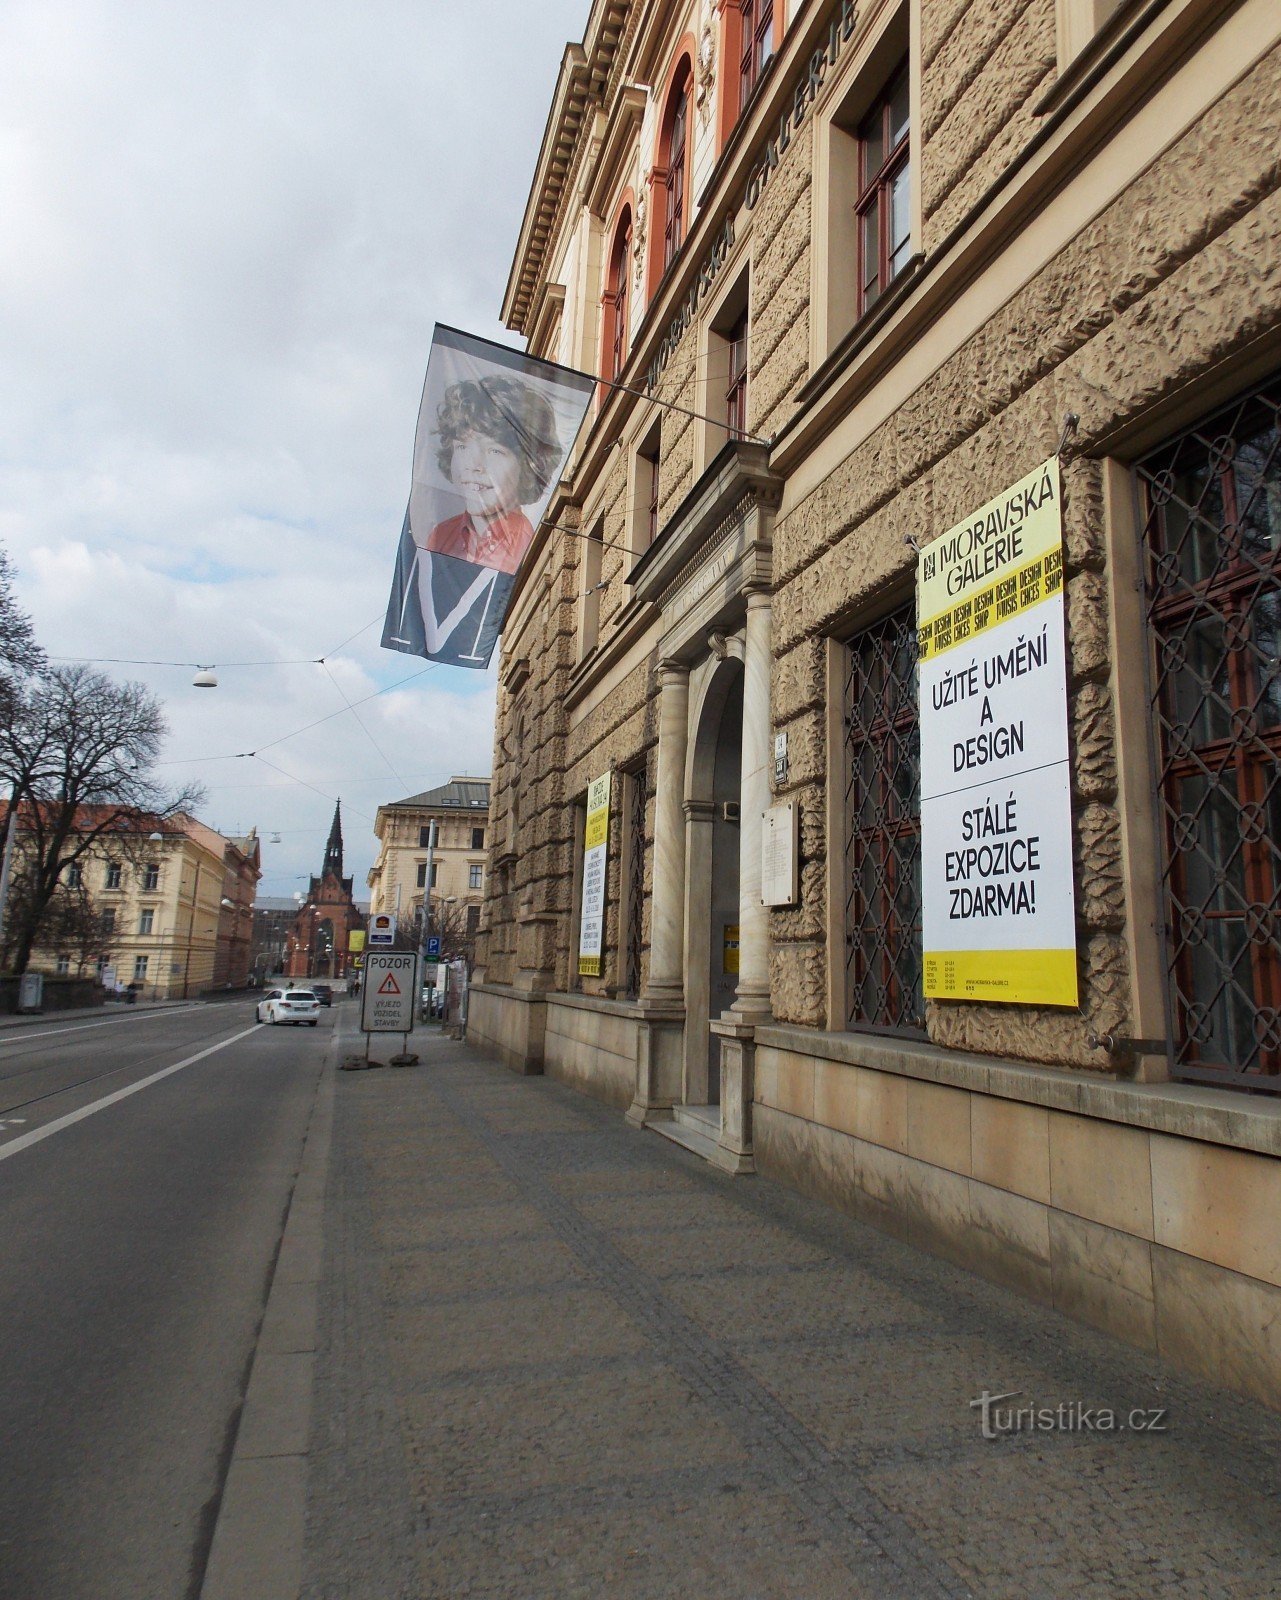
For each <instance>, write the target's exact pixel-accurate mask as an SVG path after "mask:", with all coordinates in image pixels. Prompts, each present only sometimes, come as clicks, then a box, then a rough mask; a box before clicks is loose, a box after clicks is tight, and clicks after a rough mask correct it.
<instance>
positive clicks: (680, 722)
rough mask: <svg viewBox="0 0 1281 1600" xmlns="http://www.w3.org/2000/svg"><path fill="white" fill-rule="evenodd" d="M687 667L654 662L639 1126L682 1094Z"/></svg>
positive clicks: (634, 1115)
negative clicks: (650, 871) (650, 872)
mask: <svg viewBox="0 0 1281 1600" xmlns="http://www.w3.org/2000/svg"><path fill="white" fill-rule="evenodd" d="M688 742H689V668H688V667H685V666H682V665H681V663H680V662H679V661H661V662H659V666H658V773H657V778H656V782H655V788H656V793H655V796H654V880H653V889H652V891H651V897H650V932H649V973H648V976H647V978H646V981H645V989H644V993H643V994H642V995H641V997H640V1001H639V1003H638V1006H637V1009H638V1011H639V1012H640V1017H639V1022H638V1026H637V1030H636V1094H635V1098H634V1099H633V1100H632V1103H631V1106H630V1108H629V1109H628V1112H627V1120H628V1121H629V1122H630V1123H632V1124H633V1126H635V1127H643V1126H644V1124H645V1123H646V1122H647V1121H652V1120H653V1119H654V1118H655V1117H658V1118H664V1117H665V1118H670V1117H671V1114H672V1109H671V1108H672V1106H673V1105H675V1104H676V1103H677V1101H678V1100H679V1099H680V1096H681V1068H682V1042H683V1039H684V1031H685V1003H684V1002H685V982H684V970H683V957H684V949H685V806H684V799H685V752H686V746H687V744H688Z"/></svg>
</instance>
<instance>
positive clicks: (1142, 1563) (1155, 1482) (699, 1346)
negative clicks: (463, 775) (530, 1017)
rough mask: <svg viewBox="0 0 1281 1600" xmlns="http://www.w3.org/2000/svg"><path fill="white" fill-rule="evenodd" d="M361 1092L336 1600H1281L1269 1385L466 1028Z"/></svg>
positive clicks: (345, 1196) (334, 1360)
mask: <svg viewBox="0 0 1281 1600" xmlns="http://www.w3.org/2000/svg"><path fill="white" fill-rule="evenodd" d="M418 1048H419V1049H420V1051H421V1050H423V1049H424V1046H423V1045H422V1044H421V1043H420V1044H419V1046H418ZM337 1088H338V1098H337V1105H336V1110H335V1123H334V1135H333V1152H332V1158H331V1167H330V1179H329V1186H328V1194H327V1202H326V1218H327V1222H326V1226H327V1230H328V1239H327V1246H326V1264H325V1275H324V1282H323V1284H322V1300H321V1305H322V1311H321V1318H322V1321H321V1348H320V1352H319V1356H318V1366H317V1373H316V1387H315V1395H314V1410H313V1416H314V1417H315V1418H316V1422H315V1425H314V1433H313V1439H312V1453H311V1457H310V1471H309V1483H308V1514H307V1531H306V1549H305V1565H306V1583H305V1588H304V1592H305V1594H306V1596H307V1597H308V1600H320V1597H322V1596H323V1597H335V1600H336V1597H338V1596H342V1597H353V1600H355V1597H364V1596H368V1597H370V1600H375V1597H376V1600H393V1597H402V1596H403V1597H414V1600H418V1597H427V1596H440V1597H449V1600H458V1597H463V1596H482V1595H485V1596H503V1597H507V1596H510V1597H519V1600H535V1597H549V1600H551V1597H555V1600H568V1597H574V1596H592V1597H595V1596H609V1597H611V1600H612V1597H615V1596H619V1597H623V1596H626V1597H632V1596H636V1597H641V1596H668V1595H685V1594H692V1595H706V1596H711V1597H717V1600H720V1597H727V1600H728V1597H740V1596H741V1597H745V1600H746V1597H760V1600H774V1597H785V1596H786V1597H793V1596H795V1597H805V1600H809V1597H826V1596H834V1597H835V1596H839V1597H842V1600H844V1597H855V1596H875V1597H876V1600H896V1597H899V1596H911V1597H912V1600H923V1597H926V1596H966V1595H974V1596H984V1597H987V1596H993V1597H996V1596H1000V1597H1006V1596H1008V1597H1020V1600H1021V1597H1024V1596H1047V1597H1048V1596H1054V1597H1059V1596H1064V1597H1071V1600H1085V1597H1091V1596H1098V1597H1100V1600H1104V1597H1106V1600H1115V1597H1123V1596H1151V1595H1155V1594H1157V1593H1158V1592H1159V1591H1163V1592H1169V1593H1174V1594H1178V1595H1187V1596H1196V1597H1200V1596H1206V1597H1210V1596H1220V1595H1223V1596H1242V1597H1248V1600H1259V1597H1262V1596H1268V1595H1281V1522H1279V1519H1278V1512H1279V1511H1281V1502H1279V1499H1278V1490H1279V1488H1281V1472H1279V1471H1278V1467H1279V1466H1281V1418H1279V1417H1277V1416H1275V1415H1274V1414H1272V1413H1270V1412H1267V1411H1265V1410H1263V1409H1262V1408H1261V1407H1258V1406H1256V1405H1253V1404H1251V1403H1249V1402H1246V1401H1242V1400H1239V1399H1237V1398H1235V1397H1234V1396H1232V1395H1230V1394H1227V1393H1225V1392H1223V1391H1220V1390H1215V1389H1212V1388H1210V1387H1208V1386H1205V1385H1202V1384H1197V1383H1194V1382H1192V1381H1190V1380H1185V1379H1182V1378H1180V1377H1178V1376H1177V1375H1175V1374H1173V1373H1171V1372H1170V1371H1168V1370H1167V1369H1165V1368H1163V1367H1161V1366H1160V1365H1159V1364H1158V1363H1156V1362H1155V1361H1153V1360H1150V1359H1148V1358H1147V1357H1145V1356H1143V1355H1141V1354H1139V1353H1137V1352H1135V1351H1133V1350H1131V1349H1129V1348H1128V1347H1126V1346H1124V1345H1120V1344H1117V1343H1114V1342H1112V1341H1111V1340H1108V1339H1106V1338H1104V1337H1103V1336H1102V1335H1096V1334H1093V1333H1091V1332H1090V1331H1088V1330H1085V1329H1082V1328H1079V1327H1077V1326H1075V1325H1074V1324H1072V1323H1070V1322H1067V1321H1065V1320H1063V1319H1062V1318H1060V1317H1058V1316H1056V1315H1054V1314H1053V1313H1051V1312H1048V1311H1045V1310H1043V1309H1041V1308H1039V1307H1036V1306H1033V1305H1030V1304H1028V1303H1025V1302H1023V1301H1021V1300H1019V1299H1017V1298H1016V1297H1014V1296H1013V1295H1009V1294H1007V1293H1005V1292H1004V1291H1002V1290H999V1289H996V1288H994V1287H992V1286H990V1285H988V1284H985V1283H983V1282H982V1281H981V1280H979V1279H976V1278H974V1277H971V1276H969V1275H967V1274H965V1273H963V1272H960V1271H958V1270H956V1269H954V1268H952V1267H950V1266H947V1265H945V1264H943V1263H941V1262H938V1261H935V1260H933V1259H931V1258H930V1257H928V1256H924V1255H921V1254H919V1253H917V1252H915V1251H912V1250H910V1249H908V1248H907V1247H906V1246H904V1245H901V1244H899V1243H897V1242H896V1241H894V1240H892V1239H889V1238H887V1237H885V1236H884V1235H882V1234H879V1233H877V1232H876V1231H874V1230H873V1229H870V1228H868V1227H866V1226H864V1225H862V1224H859V1223H857V1222H854V1221H852V1220H850V1219H848V1218H845V1217H843V1216H841V1215H839V1214H838V1213H835V1212H833V1211H830V1210H828V1209H827V1208H825V1207H823V1206H821V1205H818V1204H815V1203H812V1202H810V1201H808V1200H806V1199H804V1198H803V1197H800V1196H798V1195H796V1194H794V1193H792V1192H791V1191H789V1190H787V1189H784V1188H782V1187H781V1186H779V1185H776V1184H773V1183H771V1182H769V1181H767V1180H765V1179H762V1178H752V1179H729V1178H725V1177H722V1176H720V1175H719V1174H717V1173H715V1172H714V1171H712V1170H711V1169H710V1168H709V1167H707V1166H706V1165H705V1164H704V1163H703V1162H701V1161H699V1160H698V1159H697V1158H696V1157H694V1156H691V1155H688V1154H687V1153H686V1152H685V1151H683V1150H681V1149H679V1148H678V1147H677V1146H675V1145H673V1144H671V1143H669V1142H668V1141H666V1140H663V1139H661V1138H659V1137H658V1136H657V1135H655V1134H653V1133H637V1132H635V1131H633V1130H632V1129H630V1128H628V1127H627V1126H626V1124H625V1123H624V1121H623V1119H622V1117H621V1115H620V1114H619V1113H618V1112H617V1111H613V1110H610V1109H608V1108H605V1107H602V1106H600V1105H597V1104H596V1103H595V1102H593V1101H591V1100H588V1099H585V1098H583V1097H582V1096H579V1095H576V1094H574V1093H572V1092H570V1091H569V1090H566V1089H564V1088H563V1087H561V1086H560V1085H557V1084H555V1083H553V1082H551V1081H549V1080H546V1079H541V1078H518V1077H515V1076H513V1075H512V1074H510V1073H509V1072H507V1071H506V1070H505V1069H504V1068H502V1067H500V1066H498V1065H496V1064H493V1063H491V1062H488V1061H486V1060H484V1059H483V1058H481V1057H480V1056H478V1055H477V1053H476V1052H474V1051H469V1050H468V1049H467V1048H466V1047H465V1046H462V1045H456V1044H450V1043H447V1042H445V1041H433V1042H432V1043H430V1044H428V1045H427V1046H426V1048H425V1059H424V1065H422V1066H420V1067H418V1068H416V1069H413V1070H409V1071H400V1072H390V1071H385V1072H370V1073H352V1074H342V1075H341V1076H340V1080H339V1082H338V1085H337ZM984 1390H987V1391H989V1392H994V1393H1005V1392H1008V1391H1018V1394H1019V1398H1018V1399H1017V1400H1012V1401H1009V1402H1006V1404H1009V1405H1021V1406H1024V1407H1026V1406H1029V1405H1036V1406H1037V1407H1057V1406H1059V1405H1060V1404H1061V1403H1069V1404H1070V1403H1071V1402H1078V1401H1079V1402H1081V1403H1082V1404H1084V1405H1086V1406H1089V1407H1091V1408H1097V1407H1110V1408H1111V1409H1112V1410H1113V1411H1114V1412H1116V1413H1117V1414H1118V1415H1119V1416H1120V1417H1127V1416H1128V1415H1129V1413H1130V1412H1132V1411H1133V1410H1136V1409H1139V1408H1142V1409H1143V1410H1145V1411H1146V1410H1149V1409H1151V1408H1160V1409H1162V1410H1164V1412H1165V1414H1166V1418H1165V1420H1166V1425H1167V1426H1166V1431H1164V1432H1161V1433H1151V1432H1136V1431H1129V1430H1127V1431H1124V1432H1114V1433H1104V1432H1100V1431H1097V1430H1096V1431H1091V1430H1089V1429H1087V1428H1078V1429H1076V1430H1073V1431H1056V1432H1022V1433H1020V1434H1017V1435H1012V1436H1011V1435H1007V1436H1005V1437H1001V1438H997V1439H995V1440H991V1441H989V1440H985V1439H984V1438H983V1437H982V1432H981V1427H980V1415H979V1413H978V1411H976V1410H975V1409H973V1408H972V1407H971V1404H970V1402H971V1401H972V1400H973V1399H975V1397H977V1396H978V1395H979V1394H980V1393H982V1392H983V1391H984ZM1096 1420H1097V1413H1096Z"/></svg>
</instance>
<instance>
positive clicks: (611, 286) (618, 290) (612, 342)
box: [602, 208, 632, 382]
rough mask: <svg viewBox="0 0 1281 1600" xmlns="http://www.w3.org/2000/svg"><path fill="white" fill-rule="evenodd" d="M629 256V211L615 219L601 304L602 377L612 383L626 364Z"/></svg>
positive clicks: (630, 232) (630, 251) (630, 226)
mask: <svg viewBox="0 0 1281 1600" xmlns="http://www.w3.org/2000/svg"><path fill="white" fill-rule="evenodd" d="M631 254H632V213H631V210H630V208H629V209H627V210H625V211H624V212H623V215H622V216H621V217H620V218H619V223H618V227H617V229H616V230H615V232H614V248H613V250H612V251H611V252H610V258H609V279H608V283H607V287H606V289H605V294H604V296H603V304H604V307H605V338H604V340H603V341H602V342H603V344H604V349H605V370H604V372H603V374H602V376H603V377H605V378H606V379H607V380H609V381H611V382H612V381H613V380H614V379H615V378H617V377H618V375H619V373H620V372H621V371H622V370H623V366H624V364H625V363H626V361H627V337H628V326H627V323H628V312H629V309H630V307H629V304H628V293H627V288H628V282H629V279H630V268H631Z"/></svg>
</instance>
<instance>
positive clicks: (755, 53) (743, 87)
mask: <svg viewBox="0 0 1281 1600" xmlns="http://www.w3.org/2000/svg"><path fill="white" fill-rule="evenodd" d="M740 12H741V16H742V21H741V23H740V29H741V31H740V34H739V38H740V40H741V42H742V48H741V51H740V55H739V63H738V109H739V114H740V115H741V114H742V111H743V107H744V106H745V105H746V104H747V102H748V101H749V100H750V99H751V97H752V90H753V89H755V87H756V85H757V84H758V83H759V82H760V80H761V74H762V73H763V72H764V71H765V68H766V66H767V65H768V64H769V62H770V61H771V60H772V59H773V56H774V50H775V44H776V41H775V39H774V0H743V3H742V5H741V7H740Z"/></svg>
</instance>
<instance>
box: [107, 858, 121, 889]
mask: <svg viewBox="0 0 1281 1600" xmlns="http://www.w3.org/2000/svg"><path fill="white" fill-rule="evenodd" d="M119 887H120V863H119V862H118V861H108V863H107V888H108V889H118V888H119Z"/></svg>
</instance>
